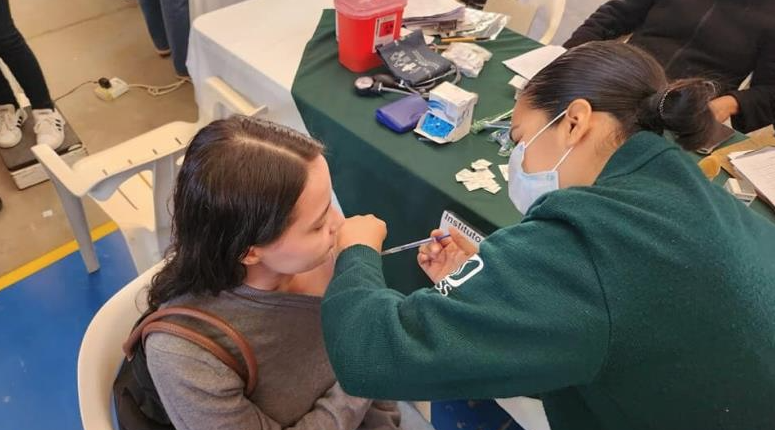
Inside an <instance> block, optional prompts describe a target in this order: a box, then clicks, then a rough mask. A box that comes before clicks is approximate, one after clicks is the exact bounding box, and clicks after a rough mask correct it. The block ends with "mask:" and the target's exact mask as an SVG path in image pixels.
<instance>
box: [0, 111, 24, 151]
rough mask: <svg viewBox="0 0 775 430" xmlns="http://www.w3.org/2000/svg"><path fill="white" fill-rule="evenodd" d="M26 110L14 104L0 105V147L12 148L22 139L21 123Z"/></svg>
mask: <svg viewBox="0 0 775 430" xmlns="http://www.w3.org/2000/svg"><path fill="white" fill-rule="evenodd" d="M24 121H27V112H25V111H24V109H16V107H15V106H14V105H10V104H9V105H2V106H0V148H13V147H14V146H16V145H18V144H19V142H21V141H22V125H23V124H24Z"/></svg>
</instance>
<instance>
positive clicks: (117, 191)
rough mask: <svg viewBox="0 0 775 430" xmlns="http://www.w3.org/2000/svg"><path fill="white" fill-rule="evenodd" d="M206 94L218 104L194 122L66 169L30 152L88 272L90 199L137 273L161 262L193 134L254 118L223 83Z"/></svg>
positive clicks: (46, 151) (210, 84)
mask: <svg viewBox="0 0 775 430" xmlns="http://www.w3.org/2000/svg"><path fill="white" fill-rule="evenodd" d="M206 87H207V88H205V89H204V90H205V91H208V92H210V93H211V95H210V97H212V98H213V99H215V100H217V103H215V104H214V105H213V106H214V107H213V110H212V112H209V115H207V113H208V112H206V114H205V115H202V117H201V118H200V119H199V121H198V122H197V123H188V122H181V121H177V122H172V123H169V124H165V125H163V126H161V127H158V128H156V129H154V130H151V131H149V132H147V133H144V134H141V135H140V136H137V137H135V138H133V139H130V140H128V141H126V142H124V143H121V144H119V145H116V146H114V147H112V148H110V149H106V150H104V151H101V152H98V153H96V154H93V155H90V156H88V157H86V158H84V159H82V160H79V161H78V162H76V163H75V164H73V166H72V167H71V166H68V165H67V163H65V161H64V160H62V158H60V157H59V156H58V155H57V154H56V152H54V150H52V149H51V148H50V147H48V146H45V145H36V146H34V147H33V148H32V152H33V154H35V157H36V158H37V159H38V161H39V162H40V164H41V165H42V166H43V168H44V170H45V171H46V173H47V174H48V176H49V178H50V179H51V182H52V183H53V184H54V187H55V188H56V191H57V194H58V195H59V199H60V201H61V202H62V206H63V208H64V210H65V213H66V214H67V218H68V220H69V221H70V227H71V228H72V230H73V233H74V235H75V239H76V241H77V242H78V247H79V249H80V252H81V257H82V258H83V261H84V263H85V264H86V268H87V270H88V271H89V273H92V272H94V271H96V270H98V269H99V267H100V266H99V261H98V259H97V255H96V253H95V251H94V244H93V243H92V241H91V237H90V235H89V225H88V223H87V221H86V213H85V212H84V209H83V204H82V202H81V198H82V197H84V196H86V195H88V196H89V197H91V198H92V199H94V200H95V201H96V202H97V203H98V204H99V206H100V207H101V208H102V210H103V211H105V213H107V215H108V216H109V217H110V218H111V219H113V220H114V221H115V222H116V224H118V226H119V229H120V230H121V233H122V235H123V236H124V239H125V240H126V243H127V245H128V247H129V251H130V253H131V255H132V260H133V262H134V265H135V268H136V269H137V272H138V273H142V272H144V271H145V270H147V269H148V268H150V267H151V266H153V265H154V264H155V263H157V262H158V261H159V260H161V258H162V254H163V252H164V250H165V249H166V248H167V245H168V244H169V238H170V225H171V219H170V211H169V208H168V200H169V198H170V196H171V195H172V189H173V186H174V182H175V177H176V176H177V171H178V163H177V160H178V159H179V158H180V157H181V155H182V154H183V153H184V151H185V149H186V147H187V145H188V143H189V142H190V140H191V138H192V137H193V136H194V134H195V133H196V132H197V131H198V130H199V129H200V128H201V127H202V126H203V125H205V124H208V123H210V122H211V121H212V120H213V119H215V118H221V117H223V116H224V115H225V114H226V112H228V113H241V114H244V115H256V114H258V113H262V112H264V111H266V107H265V106H261V107H259V108H256V107H255V106H254V105H252V104H251V103H250V102H248V101H247V100H245V99H244V98H243V97H242V96H241V95H239V94H238V93H237V92H235V91H234V90H232V89H231V88H230V87H229V86H228V85H226V84H225V83H224V82H223V81H222V80H221V79H219V78H216V77H212V78H209V79H208V80H207V82H206Z"/></svg>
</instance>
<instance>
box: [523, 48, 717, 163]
mask: <svg viewBox="0 0 775 430" xmlns="http://www.w3.org/2000/svg"><path fill="white" fill-rule="evenodd" d="M715 92H716V91H715V87H714V86H713V84H712V83H710V82H708V81H704V80H701V79H683V80H679V81H675V82H669V81H668V79H667V77H666V76H665V71H664V69H663V68H662V66H660V64H659V63H658V62H657V60H655V59H654V57H652V56H651V55H649V54H648V53H646V52H645V51H643V50H642V49H640V48H638V47H636V46H633V45H629V44H624V43H621V42H616V41H605V42H589V43H585V44H583V45H580V46H577V47H575V48H573V49H571V50H569V51H568V52H566V53H565V54H563V55H562V56H560V57H559V58H558V59H557V60H555V61H554V62H553V63H551V64H549V65H548V66H547V67H546V68H544V69H543V70H541V71H540V72H539V73H538V74H536V76H535V77H533V79H531V80H530V81H529V82H528V84H527V85H526V86H525V89H524V91H523V92H522V95H521V98H522V99H524V100H526V101H527V102H528V103H529V104H530V105H531V107H533V108H536V109H540V110H543V111H545V112H546V113H547V116H548V117H555V116H557V115H558V114H559V113H560V112H562V111H563V110H564V109H566V108H567V107H568V105H570V103H571V102H572V101H573V100H576V99H584V100H587V101H588V102H589V104H590V105H592V109H593V110H595V111H597V112H606V113H609V114H611V115H613V116H614V117H615V118H616V119H617V120H618V121H619V123H620V124H621V134H622V137H623V138H625V139H626V138H629V137H630V136H631V135H632V134H634V133H637V132H639V131H643V130H647V131H652V132H655V133H658V134H663V133H664V132H665V131H669V132H671V133H672V134H673V135H674V137H675V140H676V142H678V144H679V145H681V146H682V147H683V148H684V149H687V150H692V149H696V148H698V147H700V146H702V145H703V144H704V143H705V142H706V140H707V139H708V138H709V136H710V133H711V131H712V129H713V125H714V121H715V119H714V117H713V114H712V113H711V111H710V108H709V106H708V102H710V100H711V99H712V98H713V97H714V95H715Z"/></svg>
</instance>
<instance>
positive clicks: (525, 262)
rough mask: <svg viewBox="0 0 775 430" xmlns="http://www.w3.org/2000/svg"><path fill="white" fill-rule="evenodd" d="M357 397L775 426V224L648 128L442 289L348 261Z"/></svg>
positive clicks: (337, 363) (568, 416) (339, 357)
mask: <svg viewBox="0 0 775 430" xmlns="http://www.w3.org/2000/svg"><path fill="white" fill-rule="evenodd" d="M322 312H323V314H322V318H323V330H324V336H325V342H326V348H327V350H328V354H329V359H330V361H331V363H332V365H333V368H334V371H335V373H336V376H337V377H338V379H339V381H340V383H341V384H342V386H343V387H344V389H345V390H346V391H347V392H349V393H350V394H352V395H357V396H363V397H373V398H386V399H410V400H419V399H452V398H503V397H513V396H519V395H535V394H538V395H540V397H541V398H542V400H543V401H544V406H545V408H546V412H547V416H548V418H549V422H550V424H551V426H552V429H553V430H565V429H574V430H575V429H611V430H614V429H615V430H640V429H659V430H665V429H682V430H684V429H701V430H711V429H726V430H730V429H740V430H756V429H762V430H764V429H767V430H772V429H775V225H773V224H772V223H770V222H769V221H768V220H766V219H764V218H763V217H762V216H760V215H758V214H756V213H754V212H753V211H751V210H749V209H748V208H746V207H745V206H744V205H742V204H741V203H739V202H738V201H736V200H735V199H734V198H733V197H731V196H730V195H729V194H728V193H727V192H726V191H724V190H723V189H722V188H720V187H718V186H717V185H713V184H711V183H710V182H708V181H707V180H706V179H705V178H704V177H703V176H702V174H701V172H700V171H699V169H698V168H697V167H696V165H695V164H694V162H692V161H691V160H690V159H689V157H688V156H687V155H686V154H684V153H683V152H682V151H681V150H680V149H679V148H678V147H677V146H675V145H674V144H672V143H670V142H668V141H666V140H664V139H663V138H661V137H659V136H657V135H655V134H652V133H647V132H642V133H638V134H636V135H634V136H633V137H632V138H630V139H629V140H628V141H627V142H626V143H625V144H624V145H623V146H622V147H621V148H620V149H619V150H618V151H617V152H616V153H615V154H614V156H613V157H612V158H611V160H610V161H609V162H608V164H607V165H606V167H605V169H604V171H603V172H602V174H601V175H600V177H599V178H598V180H597V181H596V183H595V184H594V185H593V186H590V187H574V188H570V189H564V190H560V191H555V192H552V193H549V194H547V195H545V196H544V197H542V198H541V199H539V201H537V202H536V203H535V204H534V205H533V206H532V207H531V208H530V210H529V211H528V213H527V214H526V216H525V218H524V219H523V221H522V222H521V223H519V224H517V225H513V226H510V227H507V228H504V229H501V230H499V231H497V232H495V233H494V234H493V235H491V236H490V237H489V238H488V239H487V240H486V241H485V242H484V243H483V244H482V245H481V248H480V250H479V253H478V254H477V255H475V256H474V257H472V258H471V259H470V260H469V261H468V262H467V263H465V264H464V266H463V267H461V269H460V270H458V271H457V272H456V273H453V274H452V275H450V276H448V277H447V278H446V279H444V280H442V281H441V282H439V284H437V285H436V286H435V288H426V289H421V290H418V291H416V292H414V293H413V294H410V295H403V294H401V293H399V292H397V291H395V290H392V289H389V288H387V286H386V285H385V281H384V278H383V275H382V266H381V260H380V256H379V254H378V253H377V252H375V251H374V250H372V249H370V248H367V247H364V246H355V247H351V248H348V249H346V250H345V251H344V252H342V254H341V255H340V256H339V260H338V262H337V267H336V273H335V275H334V279H333V281H332V282H331V284H330V286H329V288H328V292H327V293H326V296H325V298H324V301H323V308H322Z"/></svg>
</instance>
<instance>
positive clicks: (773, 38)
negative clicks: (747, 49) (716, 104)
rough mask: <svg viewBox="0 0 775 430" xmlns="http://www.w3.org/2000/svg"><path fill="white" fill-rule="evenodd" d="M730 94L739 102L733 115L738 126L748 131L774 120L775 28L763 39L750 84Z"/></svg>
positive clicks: (737, 128) (736, 128)
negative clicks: (737, 110) (746, 87)
mask: <svg viewBox="0 0 775 430" xmlns="http://www.w3.org/2000/svg"><path fill="white" fill-rule="evenodd" d="M773 19H775V18H773ZM730 95H731V96H733V97H734V98H735V99H737V103H738V104H739V105H740V113H738V114H737V115H735V116H733V117H732V126H733V127H734V128H735V130H739V131H742V132H743V133H748V132H750V131H754V130H758V129H760V128H762V127H766V126H768V125H770V124H773V123H775V28H774V29H773V30H771V31H769V32H768V34H766V35H765V36H764V38H763V40H762V43H761V49H760V50H759V56H758V58H757V60H756V69H754V71H753V79H752V80H751V87H750V88H749V89H747V90H742V91H732V92H731V93H730Z"/></svg>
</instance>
